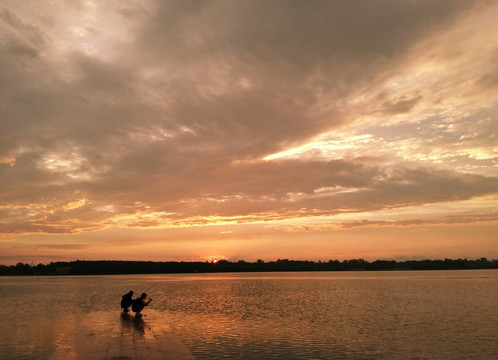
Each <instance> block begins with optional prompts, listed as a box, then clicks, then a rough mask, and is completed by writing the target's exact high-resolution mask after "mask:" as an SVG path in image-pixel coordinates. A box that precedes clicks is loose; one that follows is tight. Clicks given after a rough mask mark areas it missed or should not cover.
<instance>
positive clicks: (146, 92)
mask: <svg viewBox="0 0 498 360" xmlns="http://www.w3.org/2000/svg"><path fill="white" fill-rule="evenodd" d="M496 15H498V6H497V5H496V4H493V3H489V2H468V1H416V2H403V3H398V2H391V1H381V2H377V1H365V2H344V1H313V2H303V1H271V2H268V1H237V2H232V1H200V2H199V1H182V2H176V1H171V2H170V1H157V2H156V1H131V0H130V1H119V2H105V3H99V2H92V1H83V0H81V1H74V2H52V3H47V4H44V5H43V6H42V5H41V4H40V3H39V2H37V1H32V2H31V1H23V2H18V1H2V2H1V3H0V34H1V35H0V44H1V45H0V48H1V50H0V81H1V84H2V86H1V87H0V108H1V119H0V179H1V181H0V214H1V215H0V238H1V237H2V236H3V237H4V238H10V239H12V237H13V236H14V237H15V236H18V235H22V234H34V233H41V234H72V233H82V232H83V233H84V232H87V231H97V230H104V229H107V228H115V227H128V228H135V227H138V228H150V229H152V228H165V229H167V228H171V227H183V226H191V225H208V224H219V223H258V222H271V221H282V220H289V221H292V219H305V218H309V217H317V216H323V217H334V216H337V215H340V214H352V213H353V214H354V213H357V214H358V216H359V217H360V216H363V217H362V218H359V219H357V220H358V221H359V222H361V224H362V226H366V224H374V223H375V224H377V225H378V224H379V223H378V222H375V221H376V220H375V219H372V218H369V217H366V215H365V214H366V213H367V212H369V213H372V214H373V213H375V212H376V211H381V210H385V209H403V208H406V207H413V206H420V207H423V206H424V204H432V203H445V202H451V203H453V202H458V201H465V200H470V199H475V198H479V199H481V201H478V202H473V204H474V206H475V208H474V209H473V210H472V211H474V210H475V211H479V209H481V208H486V209H487V208H488V204H489V201H494V200H493V199H495V198H496V194H497V192H498V181H497V180H498V179H497V172H496V166H497V165H496V161H497V152H498V145H497V143H498V141H497V138H496V134H497V133H498V131H497V130H498V129H497V119H496V117H497V109H498V103H497V100H498V99H497V95H496V94H497V93H498V92H497V91H496V89H497V85H498V68H497V65H496V64H498V61H497V60H498V55H497V54H498V48H497V46H496V44H498V41H497V40H498V39H497V37H498V35H497V34H498V31H497V30H498V28H497V27H498V26H497V25H496V22H495V19H496ZM472 211H469V213H468V215H469V217H468V219H472V217H471V213H472ZM361 214H363V215H361ZM460 215H461V214H460ZM468 219H462V223H466V222H467V221H470V220H468ZM492 219H493V220H492V221H496V219H495V218H494V217H492ZM405 220H406V219H405ZM383 221H387V222H384V223H383V224H392V222H389V220H385V219H384V220H383ZM407 221H408V220H407ZM409 221H415V222H416V221H417V216H415V218H411V219H409ZM431 221H433V222H437V223H439V222H445V220H444V216H441V214H438V215H437V216H436V215H434V219H432V220H431ZM452 221H454V218H453V220H452ZM348 224H349V225H351V223H348ZM349 225H347V224H345V225H344V226H346V227H347V226H349ZM61 246H62V247H64V246H63V245H61ZM493 251H494V250H493Z"/></svg>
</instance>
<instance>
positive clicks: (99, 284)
mask: <svg viewBox="0 0 498 360" xmlns="http://www.w3.org/2000/svg"><path fill="white" fill-rule="evenodd" d="M145 289H148V290H147V292H148V293H149V295H150V296H151V297H153V298H154V300H153V302H152V303H151V305H150V309H153V310H155V312H158V314H162V315H161V316H162V318H161V321H165V322H167V325H169V327H171V328H172V329H173V330H174V331H175V333H176V335H177V336H179V337H180V338H181V339H182V340H183V342H184V343H185V344H186V345H187V346H188V347H189V348H190V350H191V351H192V352H193V354H194V355H195V356H196V357H197V358H199V359H219V358H222V357H227V358H239V359H261V358H286V359H289V358H291V359H292V358H293V359H308V358H316V359H336V358H337V359H377V358H378V359H386V358H387V359H406V358H426V359H441V358H452V359H455V358H461V359H495V358H498V346H497V343H496V334H497V330H498V326H497V324H498V310H497V309H496V304H497V300H498V271H496V270H482V271H480V270H479V271H437V272H436V271H434V272H354V273H275V274H270V273H261V274H254V273H251V274H209V275H192V274H188V275H145V276H138V275H136V276H81V277H3V278H0V301H1V303H2V304H3V306H2V310H0V311H1V315H2V320H3V321H1V322H0V335H1V336H0V358H2V359H4V358H5V359H9V358H20V359H22V358H40V359H44V358H48V357H50V354H52V353H53V352H54V351H55V350H56V348H57V347H58V346H62V345H61V344H62V342H61V341H62V340H61V339H62V338H63V337H64V336H67V334H71V333H72V332H74V331H75V330H74V329H76V328H77V325H78V324H79V323H80V322H81V321H82V320H81V319H82V318H88V316H87V315H88V314H92V313H94V312H98V311H113V310H114V309H115V311H116V316H118V314H119V310H120V309H119V302H120V300H121V295H123V294H124V293H126V292H128V291H129V290H134V291H135V293H136V294H139V293H141V292H142V291H144V290H145ZM143 313H144V314H147V308H146V309H145V310H144V311H143ZM154 316H157V314H155V315H154ZM163 318H164V320H163ZM90 319H91V321H93V322H95V324H93V323H92V324H91V325H92V326H95V327H96V328H98V326H99V323H98V321H99V320H98V317H95V318H93V317H92V316H90ZM118 319H119V320H118ZM148 323H149V322H148V321H147V318H145V321H144V319H136V318H135V317H134V316H133V314H121V317H120V318H118V317H116V326H119V327H120V328H121V331H123V332H125V331H126V332H130V333H132V334H133V335H134V336H138V337H147V336H150V335H149V334H150V331H147V329H148V328H147V326H153V325H148ZM152 323H154V322H152ZM152 323H151V324H152ZM155 324H156V325H155V326H160V323H159V322H157V321H156V322H155ZM102 325H103V324H102ZM106 326H108V325H106ZM86 336H92V335H91V334H86Z"/></svg>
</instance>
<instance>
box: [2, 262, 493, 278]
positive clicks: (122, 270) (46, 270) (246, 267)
mask: <svg viewBox="0 0 498 360" xmlns="http://www.w3.org/2000/svg"><path fill="white" fill-rule="evenodd" d="M463 269H498V260H488V259H486V258H480V259H477V260H468V259H457V260H452V259H444V260H408V261H395V260H376V261H373V262H368V261H366V260H363V259H353V260H344V261H339V260H329V261H318V262H315V261H303V260H288V259H283V260H281V259H279V260H277V261H268V262H265V261H263V260H258V261H256V262H247V261H243V260H240V261H236V262H231V261H227V260H219V261H212V262H183V261H180V262H176V261H169V262H153V261H114V260H106V261H83V260H77V261H71V262H51V263H50V264H38V265H30V264H23V263H21V262H20V263H17V264H16V265H11V266H7V265H0V275H111V274H179V273H216V272H270V271H355V270H356V271H358V270H368V271H380V270H463Z"/></svg>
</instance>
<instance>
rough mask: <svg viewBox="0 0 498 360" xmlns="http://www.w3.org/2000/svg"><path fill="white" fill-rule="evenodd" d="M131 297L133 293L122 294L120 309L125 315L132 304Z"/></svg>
mask: <svg viewBox="0 0 498 360" xmlns="http://www.w3.org/2000/svg"><path fill="white" fill-rule="evenodd" d="M132 296H133V291H131V290H130V292H128V293H127V294H124V295H123V297H122V298H121V309H123V312H125V313H127V312H128V311H129V310H128V308H129V307H130V306H131V305H132V303H133V300H132V299H131V297H132Z"/></svg>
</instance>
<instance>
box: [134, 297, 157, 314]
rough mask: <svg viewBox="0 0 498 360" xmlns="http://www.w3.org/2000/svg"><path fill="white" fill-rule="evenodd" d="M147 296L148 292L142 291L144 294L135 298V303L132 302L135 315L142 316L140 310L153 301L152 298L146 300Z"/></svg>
mask: <svg viewBox="0 0 498 360" xmlns="http://www.w3.org/2000/svg"><path fill="white" fill-rule="evenodd" d="M146 298H147V294H146V293H142V296H140V297H139V298H136V299H135V300H133V303H132V304H131V309H132V310H133V311H134V312H135V317H142V314H141V313H140V311H142V310H143V308H144V307H146V306H147V305H149V304H150V302H151V301H152V299H149V300H147V301H145V299H146Z"/></svg>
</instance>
